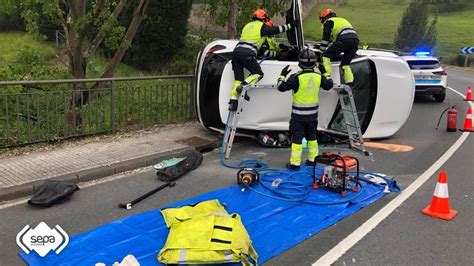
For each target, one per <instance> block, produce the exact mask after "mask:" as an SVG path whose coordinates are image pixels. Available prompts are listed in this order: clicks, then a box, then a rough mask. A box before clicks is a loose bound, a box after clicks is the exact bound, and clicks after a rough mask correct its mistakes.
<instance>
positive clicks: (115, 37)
mask: <svg viewBox="0 0 474 266" xmlns="http://www.w3.org/2000/svg"><path fill="white" fill-rule="evenodd" d="M8 2H10V3H15V1H12V0H8V1H7V3H8ZM20 2H21V7H22V13H21V15H22V17H23V19H24V21H25V24H26V29H27V31H28V32H30V33H32V34H36V35H37V34H39V24H40V20H41V18H42V17H48V18H49V19H50V20H51V21H53V22H54V23H56V24H57V25H59V26H61V27H62V28H63V30H64V32H65V36H66V49H65V52H66V54H67V57H68V59H69V60H68V62H67V64H68V68H69V72H70V73H71V75H72V76H73V77H74V78H76V79H83V78H85V77H86V70H87V62H88V60H89V58H90V57H91V56H92V55H93V54H94V53H95V52H96V51H97V48H98V47H99V45H100V44H101V43H102V42H103V41H104V40H106V42H107V43H109V45H111V46H115V48H116V50H115V53H114V55H113V56H112V58H111V60H110V62H109V64H108V66H107V67H106V69H105V70H104V72H103V73H102V75H101V77H102V78H108V77H112V75H113V72H114V71H115V69H116V68H117V65H118V64H119V62H120V61H121V60H122V58H123V56H124V54H125V52H126V51H127V49H128V48H129V47H130V44H131V42H132V40H133V38H134V36H135V34H136V32H137V30H138V27H139V25H140V23H141V21H142V19H143V17H144V15H145V11H146V9H147V6H148V3H149V2H150V0H134V1H133V2H134V3H136V6H135V11H134V13H133V18H132V20H131V21H130V23H129V25H128V27H127V29H126V30H125V28H124V27H119V26H117V17H118V16H119V15H120V13H121V12H122V10H123V7H124V6H125V4H126V2H127V1H126V0H92V1H87V0H20ZM100 86H101V84H100V83H96V84H94V85H92V87H91V89H92V91H93V93H92V94H88V93H83V91H82V90H83V89H85V88H86V84H85V83H75V84H74V90H75V91H76V92H75V97H73V99H75V100H71V108H76V107H78V106H80V105H81V102H85V103H87V102H88V97H89V96H93V94H94V93H95V91H94V90H93V89H97V88H99V87H100ZM73 120H74V121H78V122H79V123H80V119H73ZM76 123H77V122H76Z"/></svg>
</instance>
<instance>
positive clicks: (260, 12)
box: [253, 8, 270, 22]
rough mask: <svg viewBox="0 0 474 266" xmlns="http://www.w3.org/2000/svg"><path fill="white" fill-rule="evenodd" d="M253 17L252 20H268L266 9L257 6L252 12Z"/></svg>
mask: <svg viewBox="0 0 474 266" xmlns="http://www.w3.org/2000/svg"><path fill="white" fill-rule="evenodd" d="M253 19H254V20H260V21H263V22H267V21H268V20H270V17H269V16H268V14H267V11H265V9H263V8H257V9H256V10H255V11H254V12H253Z"/></svg>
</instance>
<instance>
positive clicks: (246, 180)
mask: <svg viewBox="0 0 474 266" xmlns="http://www.w3.org/2000/svg"><path fill="white" fill-rule="evenodd" d="M259 181H260V175H259V173H258V172H257V170H256V169H254V168H242V169H240V170H239V171H238V172H237V184H239V185H242V186H244V188H248V187H249V186H250V185H252V184H257V185H258V183H259Z"/></svg>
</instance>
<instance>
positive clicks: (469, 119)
mask: <svg viewBox="0 0 474 266" xmlns="http://www.w3.org/2000/svg"><path fill="white" fill-rule="evenodd" d="M461 131H467V132H474V127H473V124H472V109H471V108H470V107H469V108H467V111H466V119H464V129H461Z"/></svg>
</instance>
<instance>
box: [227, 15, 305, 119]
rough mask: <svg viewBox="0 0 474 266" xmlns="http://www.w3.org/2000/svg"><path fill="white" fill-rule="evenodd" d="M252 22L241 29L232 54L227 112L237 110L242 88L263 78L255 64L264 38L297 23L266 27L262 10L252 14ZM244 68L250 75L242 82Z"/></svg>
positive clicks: (268, 18)
mask: <svg viewBox="0 0 474 266" xmlns="http://www.w3.org/2000/svg"><path fill="white" fill-rule="evenodd" d="M253 20H254V21H252V22H249V23H247V25H245V26H244V28H243V29H242V34H241V36H240V40H239V43H237V45H236V46H235V48H234V51H233V53H232V69H233V70H234V77H235V81H234V85H233V87H232V91H231V94H230V101H229V111H236V110H237V105H238V102H237V99H238V98H239V93H240V92H241V91H242V88H243V86H245V85H247V84H256V83H257V81H259V80H260V79H262V78H263V72H262V68H261V67H260V65H259V64H258V62H257V59H256V57H257V54H258V52H259V50H260V47H261V46H262V44H263V42H264V40H265V39H264V36H272V35H276V34H279V33H282V32H285V31H287V30H289V29H291V28H294V27H297V26H298V25H299V21H298V20H295V21H293V22H291V23H289V24H287V25H282V26H273V25H271V24H270V25H267V24H266V23H268V22H269V21H270V17H269V16H268V14H267V12H266V11H265V10H264V9H261V8H259V9H257V10H255V12H254V13H253ZM244 68H246V69H247V70H248V71H249V72H250V75H249V76H248V77H247V78H245V80H244Z"/></svg>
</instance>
